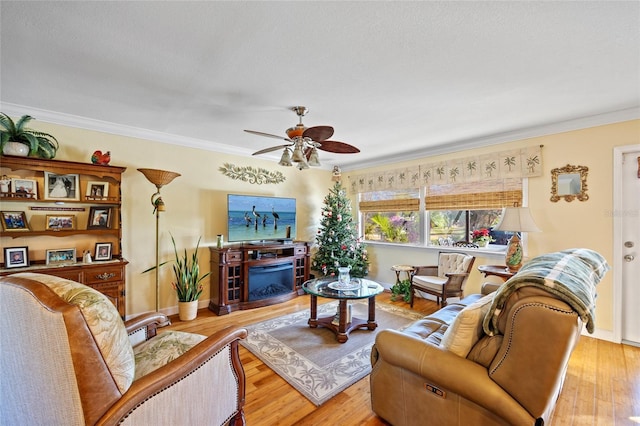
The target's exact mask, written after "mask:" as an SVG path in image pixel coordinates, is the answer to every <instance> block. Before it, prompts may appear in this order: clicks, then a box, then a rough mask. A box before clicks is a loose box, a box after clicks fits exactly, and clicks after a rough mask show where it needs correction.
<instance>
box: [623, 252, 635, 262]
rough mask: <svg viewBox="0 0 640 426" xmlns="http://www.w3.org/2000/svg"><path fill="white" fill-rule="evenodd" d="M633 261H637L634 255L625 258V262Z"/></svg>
mask: <svg viewBox="0 0 640 426" xmlns="http://www.w3.org/2000/svg"><path fill="white" fill-rule="evenodd" d="M633 259H635V257H633V256H632V255H630V254H628V255H626V256H625V257H624V260H625V262H631V261H632V260H633Z"/></svg>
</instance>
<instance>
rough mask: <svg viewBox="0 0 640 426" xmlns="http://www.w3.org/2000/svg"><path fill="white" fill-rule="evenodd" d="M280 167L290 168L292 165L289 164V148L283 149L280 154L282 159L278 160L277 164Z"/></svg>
mask: <svg viewBox="0 0 640 426" xmlns="http://www.w3.org/2000/svg"><path fill="white" fill-rule="evenodd" d="M278 164H279V165H281V166H285V167H291V166H293V163H292V162H291V154H290V153H289V148H285V149H284V152H283V153H282V157H281V158H280V162H279V163H278Z"/></svg>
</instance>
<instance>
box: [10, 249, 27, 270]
mask: <svg viewBox="0 0 640 426" xmlns="http://www.w3.org/2000/svg"><path fill="white" fill-rule="evenodd" d="M25 266H29V248H28V247H5V248H4V267H5V268H23V267H25Z"/></svg>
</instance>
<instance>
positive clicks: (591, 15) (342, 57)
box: [0, 1, 640, 169]
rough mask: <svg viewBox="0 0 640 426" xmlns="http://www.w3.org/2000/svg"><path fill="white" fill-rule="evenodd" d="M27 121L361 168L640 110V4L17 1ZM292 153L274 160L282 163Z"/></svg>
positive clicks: (13, 67) (20, 84) (7, 87)
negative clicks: (284, 143) (290, 147)
mask: <svg viewBox="0 0 640 426" xmlns="http://www.w3.org/2000/svg"><path fill="white" fill-rule="evenodd" d="M0 13H1V21H0V24H1V28H0V31H1V33H0V35H1V51H0V54H1V56H0V66H1V67H0V73H1V74H0V100H1V101H2V111H3V112H7V113H9V114H10V115H18V114H21V113H29V114H31V115H33V116H34V117H36V119H38V120H45V121H51V122H56V123H60V124H68V125H74V126H79V127H86V128H94V129H98V130H104V131H112V132H116V133H122V134H129V135H134V136H140V137H146V138H151V139H155V140H158V141H165V142H170V143H177V144H185V145H192V146H197V147H200V148H205V149H211V150H217V151H222V152H230V153H236V154H240V155H251V153H252V152H254V151H258V150H260V149H263V148H266V147H269V146H272V145H277V144H279V143H281V142H278V141H277V140H276V139H270V138H265V137H260V136H256V135H252V134H248V133H245V132H243V131H242V130H243V129H251V130H257V131H262V132H266V133H271V134H277V135H282V136H283V137H284V136H285V130H286V129H287V128H288V127H291V126H293V125H295V124H296V123H297V120H298V119H297V117H296V115H295V114H294V113H293V112H292V111H290V110H289V108H290V107H292V106H294V105H305V106H307V107H308V108H309V110H310V112H309V113H308V114H307V116H306V117H305V118H304V119H303V122H304V124H305V125H307V126H315V125H331V126H333V127H334V128H335V134H334V136H333V137H332V138H331V139H332V140H338V141H343V142H347V143H350V144H353V145H355V146H357V147H359V148H360V149H361V151H362V152H361V153H360V154H348V155H347V154H343V155H338V154H330V153H324V152H323V153H321V157H320V158H321V161H323V163H325V164H326V165H327V166H330V165H333V164H338V165H341V166H343V167H345V168H346V169H349V168H353V167H356V166H364V165H373V164H377V163H379V162H381V161H388V160H390V159H404V158H412V157H413V156H416V155H420V156H422V155H428V154H429V153H439V152H447V151H452V150H455V149H463V148H467V147H472V146H480V145H483V144H491V143H498V142H502V141H505V140H514V139H515V138H518V137H528V136H536V135H539V134H545V133H548V132H550V131H562V130H570V129H571V128H572V126H573V127H575V126H578V127H579V126H583V127H585V125H591V124H593V125H597V124H605V123H607V122H615V121H621V120H625V119H632V118H637V117H639V113H638V111H639V108H640V29H639V28H640V2H638V1H628V2H614V1H602V2H600V1H588V2H579V1H572V2H569V1H567V2H557V1H555V2H550V1H546V2H482V1H477V2H240V1H233V2H218V1H200V2H182V1H139V2H119V1H112V2H101V1H85V2H77V1H73V2H60V1H44V2H38V1H16V2H14V1H2V2H1V3H0ZM278 155H279V152H277V151H276V152H274V153H272V154H269V155H264V156H263V157H265V158H276V157H277V156H278Z"/></svg>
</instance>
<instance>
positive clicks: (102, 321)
mask: <svg viewBox="0 0 640 426" xmlns="http://www.w3.org/2000/svg"><path fill="white" fill-rule="evenodd" d="M0 299H1V300H2V301H3V303H2V304H1V306H2V310H1V312H0V318H1V319H0V322H1V324H2V333H0V336H1V337H0V345H1V346H2V353H1V355H0V369H1V371H2V378H1V379H0V380H2V395H1V398H0V401H1V402H0V412H2V420H3V422H2V423H3V424H64V425H82V424H89V425H93V424H99V425H108V424H132V425H152V424H155V425H159V424H192V425H205V424H207V425H222V424H244V413H243V407H244V395H245V376H244V370H243V368H242V365H241V363H240V358H239V355H238V341H239V339H242V338H244V337H246V330H245V329H242V328H227V329H224V330H222V331H220V332H218V333H216V334H214V335H212V336H210V337H205V336H201V335H197V334H191V333H184V332H177V331H166V332H162V333H159V334H156V329H157V328H158V327H161V326H164V325H168V324H169V321H168V319H167V317H166V316H165V315H162V314H155V313H154V314H145V315H142V316H140V317H137V318H134V319H132V320H129V321H126V322H123V321H122V319H121V318H120V316H119V314H118V312H117V310H116V309H115V306H114V305H113V304H112V303H111V302H110V301H109V299H107V297H106V296H104V295H103V294H102V293H100V292H98V291H96V290H93V289H91V288H89V287H87V286H84V285H82V284H79V283H77V282H75V281H70V280H66V279H63V278H58V277H54V276H50V275H43V274H34V273H19V274H13V275H9V276H5V277H2V278H0Z"/></svg>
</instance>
